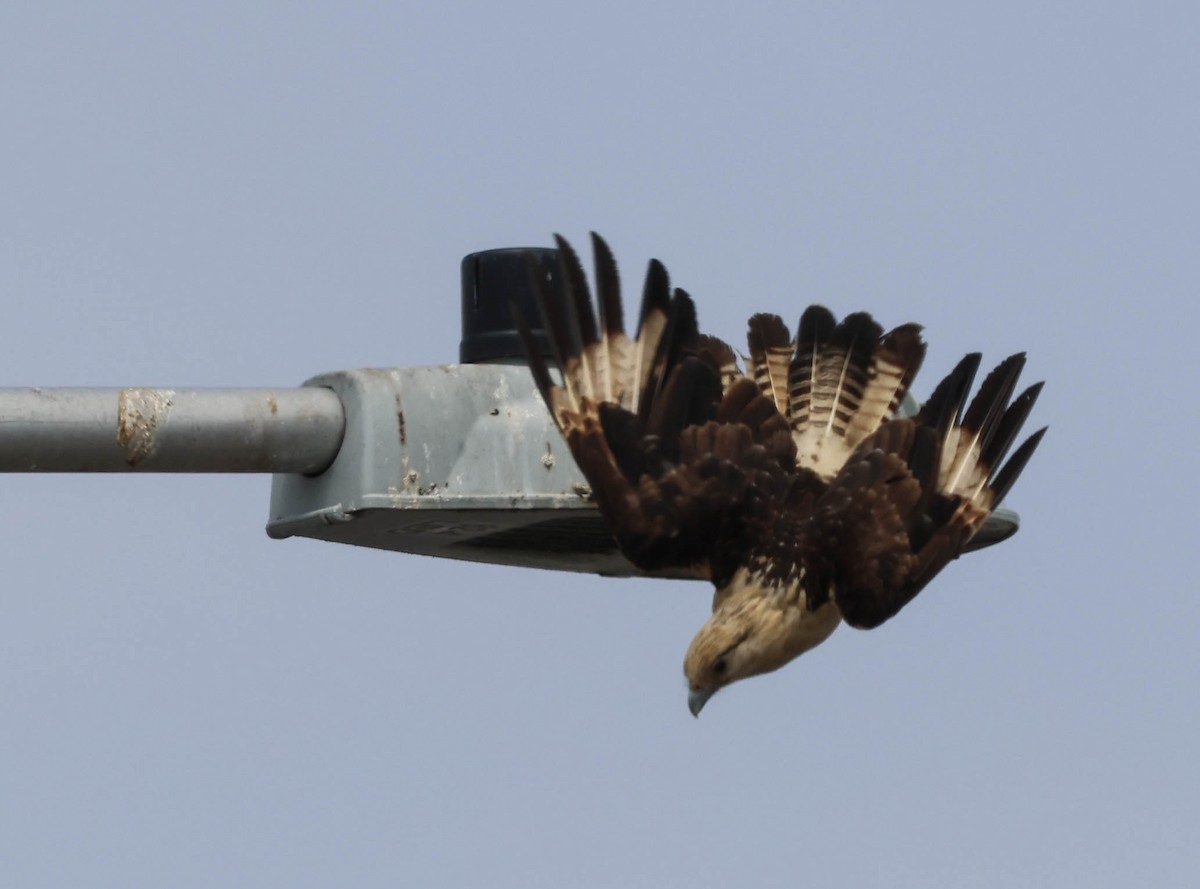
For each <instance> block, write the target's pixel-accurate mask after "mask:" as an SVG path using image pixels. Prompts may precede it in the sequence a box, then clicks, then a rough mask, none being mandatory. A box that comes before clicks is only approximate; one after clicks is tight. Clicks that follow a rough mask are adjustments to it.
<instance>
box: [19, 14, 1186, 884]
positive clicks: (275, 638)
mask: <svg viewBox="0 0 1200 889" xmlns="http://www.w3.org/2000/svg"><path fill="white" fill-rule="evenodd" d="M1198 27H1200V13H1197V11H1196V7H1195V6H1194V5H1193V4H1190V3H1183V2H1179V3H1163V2H1149V3H1136V4H1135V3H1125V2H1106V3H1074V2H1066V3H1056V4H1045V3H1026V2H1022V0H1016V2H1011V3H974V2H968V3H961V2H957V3H941V2H934V3H925V4H902V3H882V2H881V3H858V2H846V3H811V2H790V3H769V2H748V3H739V4H728V3H710V2H704V0H700V2H697V0H692V2H688V3H682V2H658V0H641V2H638V3H628V2H611V3H605V4H562V3H538V2H527V0H513V2H510V3H505V4H493V5H488V4H484V3H463V2H455V0H441V2H438V3H418V2H406V3H394V4H385V3H355V2H349V3H347V2H343V3H336V4H332V3H278V2H276V3H260V2H246V0H239V2H237V3H228V2H222V0H215V2H211V3H204V4H190V5H188V4H163V3H149V2H143V3H132V2H124V0H113V2H109V3H104V4H88V3H78V2H76V3H70V2H67V3H56V2H45V3H36V4H34V3H24V2H9V3H5V4H4V5H3V7H2V8H0V121H2V123H0V133H2V134H3V135H2V136H0V294H3V296H2V299H3V303H2V305H3V307H4V315H3V323H2V324H0V386H11V387H24V386H45V387H51V386H112V387H115V386H170V387H175V388H186V387H209V386H212V387H228V386H251V387H282V386H295V385H299V384H300V383H301V382H303V381H304V380H305V379H307V378H309V377H311V376H314V375H315V374H318V373H321V372H324V371H331V370H338V369H342V368H353V367H388V366H420V365H440V364H447V363H451V362H453V361H455V360H457V355H458V338H459V304H458V300H459V291H458V286H459V285H458V263H459V261H460V259H461V257H462V256H463V255H465V254H467V253H470V252H473V251H476V250H481V249H487V248H492V247H509V246H525V245H548V244H549V243H550V241H551V235H552V233H553V232H555V231H560V232H562V233H563V234H565V235H566V236H568V237H569V238H572V239H574V240H576V241H579V242H582V241H583V240H584V239H585V238H586V233H587V232H588V231H589V230H591V229H595V230H597V231H599V232H601V233H603V234H604V235H605V236H606V238H607V239H608V240H609V243H610V244H611V245H612V247H613V250H614V251H615V253H616V255H617V258H618V261H619V262H620V263H621V267H622V269H623V270H624V271H625V277H626V279H627V280H628V281H629V282H630V287H631V289H632V290H634V291H636V289H637V279H638V278H640V275H641V271H642V269H643V268H644V264H645V262H646V261H647V260H648V259H649V258H650V257H651V256H654V257H658V258H659V259H661V260H662V261H663V262H664V263H666V265H667V267H668V268H669V269H670V271H671V274H672V278H673V280H674V281H675V282H676V283H678V284H679V285H681V286H684V287H686V288H687V289H688V290H689V291H690V292H691V293H692V295H693V297H694V298H695V299H696V302H697V305H698V311H699V315H700V321H701V325H702V327H703V328H704V329H705V330H708V331H710V332H712V333H715V334H717V335H720V336H724V337H726V338H729V339H733V340H737V339H739V338H740V337H741V336H742V334H743V330H744V325H745V319H746V317H747V316H748V315H749V314H750V313H751V312H754V311H774V312H778V313H780V314H782V315H783V316H784V317H785V318H787V319H788V320H789V321H791V322H792V323H794V320H795V319H796V318H798V317H799V314H800V312H801V311H802V309H803V307H804V306H806V305H807V304H808V303H810V302H822V303H824V304H826V305H828V306H830V307H831V308H832V309H834V310H835V311H836V312H838V313H846V312H849V311H854V310H858V309H868V310H870V311H871V312H873V313H874V314H875V315H876V317H878V318H879V319H880V320H881V321H882V322H883V323H884V324H885V325H888V326H891V325H895V324H900V323H903V322H906V321H913V320H915V321H919V322H921V323H922V324H924V325H925V328H926V338H927V340H928V342H929V344H930V348H929V356H928V358H927V360H926V364H925V371H924V373H923V375H922V376H921V377H920V378H919V379H918V381H917V383H916V386H915V389H916V394H917V395H918V396H924V395H927V394H928V392H929V391H930V389H931V387H932V385H933V383H934V382H936V380H937V379H938V378H939V376H940V375H941V374H942V373H944V372H945V371H947V370H949V368H950V367H951V366H953V364H954V363H955V362H956V361H957V360H958V358H959V357H961V355H962V354H964V353H965V352H968V351H974V350H980V351H982V352H984V354H985V356H986V358H987V359H994V360H999V359H1000V358H1001V357H1003V356H1004V355H1007V354H1009V353H1011V352H1015V351H1018V350H1027V351H1028V353H1029V365H1028V370H1027V377H1028V379H1029V380H1030V381H1032V380H1038V379H1044V380H1046V381H1047V382H1046V388H1045V391H1044V393H1043V395H1042V398H1041V400H1040V402H1039V404H1038V406H1037V409H1036V412H1035V418H1034V420H1033V422H1034V423H1036V424H1037V425H1042V424H1049V425H1050V432H1049V434H1048V436H1047V437H1046V439H1045V440H1044V442H1043V444H1042V447H1041V449H1040V450H1039V452H1038V453H1037V455H1036V457H1035V459H1034V460H1033V462H1032V463H1031V464H1030V466H1029V467H1028V469H1027V470H1026V472H1025V473H1024V475H1023V476H1022V478H1021V480H1020V482H1019V483H1018V485H1017V486H1016V488H1015V489H1014V491H1013V493H1012V494H1011V495H1010V497H1009V505H1010V506H1012V507H1013V508H1015V509H1016V510H1017V511H1018V512H1020V514H1021V519H1022V528H1021V531H1020V533H1019V534H1018V535H1017V536H1016V537H1015V538H1013V539H1012V540H1010V541H1008V542H1006V543H1004V544H1003V545H1000V546H997V547H994V548H992V549H989V550H986V551H984V552H981V553H978V554H973V555H970V556H968V557H965V558H963V559H962V560H960V561H959V562H956V563H955V564H953V565H952V566H950V567H949V568H948V569H947V570H946V571H945V572H944V573H943V574H942V575H941V576H940V577H939V578H938V579H937V581H936V582H935V583H934V584H932V585H931V586H930V587H929V588H928V589H927V590H926V591H925V592H923V593H922V595H921V596H920V597H919V598H918V599H917V600H916V601H915V602H914V603H913V604H912V605H910V606H909V607H908V608H907V609H906V610H905V611H904V612H903V613H902V614H901V615H900V616H899V617H897V618H896V619H895V620H894V621H892V622H889V623H888V624H886V625H885V626H884V627H882V628H880V629H877V630H874V631H871V632H866V633H864V632H858V631H854V630H851V629H847V628H843V629H841V630H839V631H838V632H837V633H835V634H834V636H833V637H832V638H831V639H830V640H829V642H828V643H826V644H825V645H823V646H822V647H821V648H819V649H817V650H815V651H813V652H811V653H810V654H808V655H806V656H804V657H803V658H801V659H800V660H798V661H796V662H795V663H793V664H791V665H790V666H789V667H787V668H786V669H784V670H781V671H780V672H778V673H775V674H772V675H770V676H767V677H763V678H759V679H755V680H750V681H748V682H745V683H743V684H741V685H739V686H735V687H734V688H732V689H729V690H727V691H725V692H722V693H721V694H720V695H718V696H717V697H716V698H714V699H713V700H712V701H711V702H710V703H709V705H708V707H707V708H706V709H705V711H704V713H703V715H702V717H701V718H700V719H699V720H694V719H693V718H692V717H691V716H690V715H689V713H688V711H687V707H686V701H685V697H686V695H685V688H684V683H683V679H682V674H681V664H682V658H683V653H684V650H685V648H686V645H687V643H688V641H689V640H690V638H691V636H692V635H693V633H694V632H695V630H696V629H697V628H698V627H699V626H700V624H701V623H702V622H703V620H704V619H705V617H706V612H707V610H708V608H709V603H710V590H709V589H708V588H706V587H704V586H703V585H701V584H699V583H680V582H663V581H657V582H656V581H651V580H644V579H639V580H614V579H602V578H598V577H588V576H578V575H571V574H561V573H554V572H541V571H532V570H523V569H517V568H504V567H495V566H487V565H478V564H468V563H458V562H449V561H441V560H434V559H427V558H422V557H417V556H408V555H402V554H396V553H387V552H378V551H373V550H366V549H359V548H355V547H348V546H341V545H337V544H329V543H319V542H315V541H309V540H302V539H292V540H287V541H273V540H271V539H269V538H268V537H267V536H266V535H265V533H264V531H263V528H264V525H265V523H266V519H267V506H268V493H269V487H270V480H269V478H267V477H264V476H221V475H216V476H203V477H201V476H194V475H192V476H189V475H136V476H135V475H113V476H98V475H97V476H86V475H78V476H71V475H7V476H4V477H3V478H0V503H3V504H4V507H5V508H4V509H3V512H2V515H0V528H2V530H3V533H2V537H0V540H2V543H0V551H2V552H3V559H4V570H5V581H4V583H3V584H2V585H0V874H3V875H4V878H3V882H4V884H5V885H9V886H20V887H29V889H33V887H76V886H92V887H103V886H121V887H143V886H144V887H162V886H172V887H208V886H224V887H275V886H279V887H304V886H356V887H376V886H378V887H384V886H388V887H392V886H439V887H474V886H481V887H483V886H486V887H509V886H511V887H524V889H533V887H542V886H546V887H560V886H577V887H642V886H645V887H667V889H669V887H689V889H695V887H707V886H730V885H736V886H797V885H803V886H808V887H825V886H830V887H833V886H837V887H875V886H889V887H906V886H914V887H917V886H919V887H928V886H939V885H959V886H961V885H969V886H974V887H1009V886H1019V887H1039V886H1062V885H1078V886H1089V887H1093V889H1103V887H1117V886H1122V887H1124V886H1129V885H1162V886H1168V885H1185V884H1187V883H1189V882H1191V880H1192V879H1194V874H1195V871H1196V869H1197V866H1198V865H1200V846H1197V843H1196V836H1197V833H1198V828H1200V802H1198V800H1200V766H1198V765H1197V761H1196V751H1197V749H1200V711H1198V708H1197V704H1198V691H1197V690H1198V689H1200V655H1198V652H1200V644H1198V643H1200V639H1198V631H1197V627H1200V595H1198V594H1197V583H1196V580H1195V577H1194V572H1193V563H1192V560H1191V557H1190V553H1191V550H1192V547H1194V546H1196V539H1195V508H1194V501H1195V497H1196V494H1197V493H1198V488H1197V483H1196V480H1195V477H1194V474H1193V473H1192V472H1191V471H1190V470H1187V468H1186V467H1187V466H1188V465H1190V464H1189V463H1188V462H1187V461H1188V460H1189V459H1190V456H1191V453H1192V451H1193V447H1192V445H1191V444H1190V443H1191V442H1195V441H1196V440H1197V437H1198V434H1200V414H1198V413H1197V411H1196V408H1195V404H1194V399H1193V398H1191V397H1189V396H1188V395H1187V391H1188V389H1187V386H1188V385H1189V384H1188V383H1187V380H1189V379H1192V378H1194V375H1195V364H1196V360H1195V356H1194V350H1195V337H1196V328H1197V322H1198V321H1200V311H1198V309H1197V302H1196V294H1197V290H1198V288H1200V259H1198V256H1200V254H1198V252H1197V249H1196V247H1197V244H1198V243H1200V223H1198V218H1200V217H1198V215H1197V212H1198V211H1197V207H1200V173H1198V168H1197V164H1196V158H1197V157H1200V124H1198V122H1197V121H1198V118H1197V115H1196V100H1197V90H1198V88H1200V63H1198V62H1197V59H1196V53H1195V34H1196V33H1197V28H1198ZM0 447H3V433H2V429H0Z"/></svg>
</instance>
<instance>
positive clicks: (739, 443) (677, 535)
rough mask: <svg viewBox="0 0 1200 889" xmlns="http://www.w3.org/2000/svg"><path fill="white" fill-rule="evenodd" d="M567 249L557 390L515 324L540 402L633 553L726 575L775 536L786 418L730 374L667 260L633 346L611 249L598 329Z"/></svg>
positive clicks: (790, 452) (603, 265) (548, 314)
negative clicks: (760, 539) (770, 533)
mask: <svg viewBox="0 0 1200 889" xmlns="http://www.w3.org/2000/svg"><path fill="white" fill-rule="evenodd" d="M558 245H559V257H560V262H561V263H562V265H563V279H564V280H565V281H566V284H567V291H568V293H567V298H566V300H565V301H564V303H565V304H564V305H559V304H557V303H556V302H555V300H554V297H553V295H552V293H551V291H550V290H549V289H548V287H547V286H545V284H544V282H541V281H540V280H538V281H537V284H538V290H537V293H538V297H539V303H540V305H541V311H542V316H543V323H544V324H545V325H546V327H547V330H548V333H549V336H550V340H551V342H552V343H553V344H554V350H555V355H556V363H557V364H558V367H559V369H560V370H561V372H562V383H561V384H558V383H555V382H554V380H553V377H552V375H551V374H550V371H549V368H548V366H547V364H546V362H545V361H544V360H542V359H541V358H540V357H539V356H538V355H537V353H536V350H535V349H534V348H533V346H534V343H533V340H532V337H531V335H530V334H529V331H528V325H527V324H526V323H525V321H524V319H521V318H518V319H517V324H518V326H519V327H520V328H521V333H522V337H523V338H524V341H525V343H526V350H527V352H528V356H529V362H530V366H531V368H532V370H533V374H534V379H535V382H536V383H537V385H538V388H539V390H540V391H541V393H542V397H543V398H544V399H545V401H546V404H547V406H548V407H549V408H550V410H551V413H552V415H553V416H554V419H555V422H556V423H557V424H558V426H559V429H560V430H561V431H562V433H563V436H564V438H565V439H566V441H567V444H568V446H569V447H570V448H571V452H572V454H573V455H574V457H575V459H576V462H577V463H578V464H579V466H580V468H581V469H582V470H583V473H584V475H585V476H586V477H587V479H588V482H589V484H590V485H591V488H592V493H593V496H594V498H595V500H596V503H597V505H598V506H599V507H600V509H601V511H602V512H603V513H604V515H605V517H606V519H607V520H608V524H609V527H610V528H611V529H612V531H613V533H614V536H615V537H616V538H617V541H618V543H619V544H620V545H621V548H622V551H623V552H624V553H625V555H626V557H627V558H629V559H630V561H632V562H633V563H634V564H636V565H638V566H639V567H641V568H643V569H645V570H651V571H653V570H664V569H680V568H682V569H685V570H686V569H691V570H694V571H695V572H696V573H697V574H700V575H703V576H707V577H710V578H713V579H714V580H719V579H720V578H722V577H724V576H725V575H727V574H730V573H731V572H732V571H733V570H734V569H735V568H736V567H737V565H738V564H739V563H740V560H741V559H742V558H744V555H745V553H746V551H747V548H748V547H749V546H750V544H751V542H752V538H753V537H754V536H755V535H758V536H761V535H762V534H764V533H766V529H767V528H768V527H769V526H770V519H769V516H770V515H772V514H777V513H778V512H779V510H780V509H781V508H782V503H783V501H784V500H785V499H786V497H787V492H788V490H789V487H790V486H791V485H792V483H793V481H794V473H795V445H794V443H793V441H792V438H791V435H790V433H789V430H788V426H787V422H786V421H785V420H784V419H783V417H782V416H780V414H779V412H778V411H777V410H776V409H775V407H774V406H773V404H772V403H771V402H770V401H768V400H767V399H766V398H764V397H763V396H762V395H761V394H760V393H759V391H758V389H757V388H756V387H755V385H754V384H753V382H752V381H750V380H748V379H746V378H744V377H742V376H741V375H740V373H738V374H736V375H735V374H734V371H736V362H735V361H733V354H732V350H731V349H729V347H728V346H727V345H725V344H724V343H722V342H721V341H719V340H716V339H714V338H710V337H702V336H701V335H700V334H699V332H698V330H697V327H696V315H695V309H694V307H693V305H692V301H691V299H690V297H689V296H688V295H687V294H686V293H685V292H684V291H682V290H676V291H674V292H673V293H671V294H670V295H669V296H668V280H667V277H666V270H665V269H663V267H662V266H661V264H659V263H656V262H652V263H651V265H650V269H649V271H648V273H647V281H646V286H645V289H644V295H643V304H642V312H641V322H640V326H639V333H638V336H637V337H636V338H635V339H633V340H629V339H628V337H627V336H626V335H625V333H624V332H623V330H622V329H621V324H620V319H621V317H622V314H623V312H622V309H621V305H620V291H619V284H618V280H617V273H616V264H615V262H614V261H613V260H612V256H611V253H610V252H609V251H608V248H607V245H605V244H604V242H603V241H602V240H600V239H599V238H598V237H597V236H594V245H596V267H597V274H596V277H597V292H598V296H599V298H600V305H601V311H600V322H599V324H597V322H596V316H595V314H594V313H593V310H592V302H591V297H590V294H589V292H588V289H587V280H586V276H585V275H584V273H583V269H582V266H581V264H580V262H579V258H578V257H577V255H576V254H575V252H574V251H573V250H572V249H571V248H570V245H569V244H568V243H567V242H566V241H565V240H563V239H561V238H560V239H558ZM621 355H628V356H629V360H628V361H627V362H622V361H621V360H620V358H619V357H618V356H621ZM731 368H732V369H731Z"/></svg>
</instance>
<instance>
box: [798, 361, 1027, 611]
mask: <svg viewBox="0 0 1200 889" xmlns="http://www.w3.org/2000/svg"><path fill="white" fill-rule="evenodd" d="M979 361H980V356H979V355H978V354H972V355H968V356H966V357H965V358H964V359H963V360H962V361H961V362H959V364H958V366H957V367H956V368H955V369H954V370H953V371H952V372H951V373H950V374H949V375H948V376H947V377H946V378H945V379H944V380H943V381H942V382H941V383H940V384H939V385H938V387H937V389H935V390H934V393H933V395H932V396H931V397H930V399H929V401H927V402H926V403H925V405H924V406H923V407H922V409H921V411H920V413H918V414H917V416H915V417H913V418H912V419H910V420H893V421H892V422H890V423H887V424H886V425H884V426H883V427H882V428H880V429H879V431H878V432H876V433H875V434H874V435H872V436H870V437H869V438H867V439H866V440H864V441H863V442H862V443H861V444H860V445H859V446H858V448H857V449H856V450H855V452H854V453H853V455H852V456H851V457H850V459H849V460H848V461H847V462H846V464H845V466H844V467H843V468H842V469H841V471H840V472H839V473H838V475H837V476H836V477H835V478H834V480H833V481H832V483H831V484H830V486H829V490H828V491H827V492H826V493H825V494H824V495H823V496H822V498H821V499H820V500H819V501H818V503H817V505H816V509H815V511H814V513H813V516H812V519H811V522H812V526H813V529H814V530H813V533H814V535H815V536H816V537H819V538H820V539H824V540H826V541H829V543H830V545H831V552H830V553H829V555H830V556H832V558H833V561H834V564H835V570H834V577H833V578H832V580H833V598H834V601H835V602H836V604H837V606H838V609H839V610H840V611H841V613H842V616H843V617H844V618H845V620H846V622H847V623H849V624H851V625H852V626H856V627H860V628H869V627H875V626H878V625H879V624H881V623H883V622H884V621H886V620H887V619H888V618H890V617H892V616H893V615H895V614H896V613H897V612H898V611H899V610H900V609H901V608H903V607H904V606H905V605H906V604H907V603H908V602H910V601H911V600H912V599H913V597H914V596H916V595H917V593H919V592H920V591H921V589H922V588H923V587H924V586H925V584H927V583H929V581H930V580H932V579H933V577H934V576H935V575H936V574H937V573H938V572H939V571H941V570H942V568H944V567H945V566H946V565H947V564H948V563H949V562H950V561H951V560H953V559H955V558H957V557H958V556H959V555H961V554H962V552H963V550H964V549H965V548H966V546H967V544H968V543H969V542H970V540H971V538H972V537H973V536H974V535H975V533H976V532H977V531H978V530H979V529H980V528H981V527H982V526H983V523H984V521H986V519H987V517H988V516H989V515H991V512H992V510H993V509H994V508H995V507H996V506H997V505H998V504H999V503H1000V501H1001V500H1003V498H1004V495H1005V494H1006V493H1007V492H1008V490H1009V488H1011V487H1012V484H1013V483H1014V482H1015V481H1016V479H1017V476H1018V475H1020V473H1021V470H1022V469H1024V468H1025V464H1026V463H1027V462H1028V461H1029V458H1030V457H1031V456H1032V454H1033V452H1034V449H1035V448H1036V447H1037V445H1038V442H1040V441H1041V438H1042V435H1043V434H1044V433H1045V431H1046V430H1045V429H1044V428H1043V429H1040V430H1038V431H1037V432H1035V433H1034V434H1033V435H1031V436H1030V437H1029V438H1027V439H1026V440H1025V441H1024V442H1023V443H1022V444H1021V446H1020V447H1018V448H1017V450H1016V451H1015V452H1014V453H1013V455H1012V457H1011V458H1010V459H1008V461H1007V462H1005V457H1006V455H1007V454H1008V451H1009V449H1010V448H1011V446H1012V444H1013V442H1014V441H1015V440H1016V438H1017V435H1018V434H1019V433H1020V430H1021V426H1022V425H1023V424H1024V422H1025V420H1026V418H1027V417H1028V416H1029V412H1030V411H1031V410H1032V408H1033V404H1034V402H1035V401H1036V399H1037V396H1038V393H1039V392H1040V391H1041V388H1042V384H1041V383H1037V384H1035V385H1033V386H1030V387H1029V388H1028V389H1026V390H1025V391H1024V392H1023V393H1022V394H1021V395H1019V396H1018V397H1017V398H1015V399H1013V398H1012V395H1013V392H1014V391H1015V389H1016V385H1017V379H1018V377H1019V376H1020V373H1021V370H1022V368H1023V367H1024V364H1025V356H1024V355H1023V354H1018V355H1013V356H1011V357H1010V358H1008V359H1006V360H1005V361H1003V362H1001V363H1000V365H999V366H998V367H997V368H996V369H995V370H994V371H992V373H991V374H989V375H988V377H987V378H986V379H985V380H984V382H983V385H982V386H981V387H980V389H979V392H978V393H977V394H976V395H975V397H974V398H973V399H972V400H971V402H970V406H969V407H967V408H966V410H965V413H964V410H963V408H964V405H966V403H967V394H968V392H969V391H970V388H971V382H972V380H973V379H974V376H975V372H976V370H977V369H978V367H979ZM1010 399H1011V401H1010Z"/></svg>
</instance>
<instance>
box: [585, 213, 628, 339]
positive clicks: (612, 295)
mask: <svg viewBox="0 0 1200 889" xmlns="http://www.w3.org/2000/svg"><path fill="white" fill-rule="evenodd" d="M591 237H592V256H594V257H595V267H596V303H597V305H598V306H599V309H600V327H601V328H602V329H603V330H604V331H605V332H606V333H609V334H619V333H623V332H624V330H625V310H624V309H623V308H622V306H621V281H620V277H619V276H618V274H617V260H616V258H615V257H614V256H613V252H612V250H611V249H610V248H609V246H608V243H607V242H606V241H605V240H604V238H602V237H600V235H598V234H597V233H596V232H592V233H591Z"/></svg>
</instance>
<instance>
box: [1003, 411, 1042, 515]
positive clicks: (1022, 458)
mask: <svg viewBox="0 0 1200 889" xmlns="http://www.w3.org/2000/svg"><path fill="white" fill-rule="evenodd" d="M1049 428H1050V427H1049V426H1043V427H1042V428H1041V429H1039V430H1038V431H1037V432H1035V433H1033V435H1031V436H1029V438H1027V439H1025V441H1023V442H1022V443H1021V446H1020V447H1019V448H1017V450H1016V452H1015V453H1014V454H1013V455H1012V457H1011V458H1010V459H1009V461H1008V462H1007V463H1005V464H1004V468H1003V469H1001V470H1000V472H999V473H997V475H996V480H995V481H994V482H992V485H991V488H992V492H993V494H994V498H995V499H994V500H993V502H994V503H1000V502H1001V501H1002V500H1004V498H1005V496H1006V495H1007V494H1008V492H1009V489H1010V488H1012V486H1013V483H1014V482H1016V480H1017V477H1018V476H1019V475H1020V474H1021V471H1022V470H1023V469H1024V468H1025V464H1026V463H1028V462H1029V458H1030V457H1032V456H1033V452H1034V451H1035V450H1037V446H1038V445H1039V444H1040V443H1041V441H1042V437H1043V436H1044V435H1045V434H1046V430H1047V429H1049Z"/></svg>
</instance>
